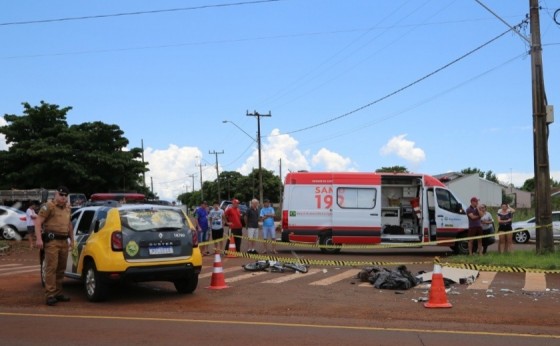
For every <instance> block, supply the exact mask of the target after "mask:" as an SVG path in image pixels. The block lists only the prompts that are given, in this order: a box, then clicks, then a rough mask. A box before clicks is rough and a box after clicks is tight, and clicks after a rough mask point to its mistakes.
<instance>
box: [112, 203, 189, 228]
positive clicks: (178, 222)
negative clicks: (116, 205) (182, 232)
mask: <svg viewBox="0 0 560 346" xmlns="http://www.w3.org/2000/svg"><path fill="white" fill-rule="evenodd" d="M121 224H122V225H123V226H124V227H126V228H129V229H131V230H133V231H139V232H141V231H153V230H158V231H161V230H177V229H182V228H183V227H185V225H186V220H185V218H184V217H183V215H182V214H181V212H180V211H177V210H173V209H155V208H154V209H128V210H121Z"/></svg>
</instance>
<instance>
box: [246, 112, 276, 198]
mask: <svg viewBox="0 0 560 346" xmlns="http://www.w3.org/2000/svg"><path fill="white" fill-rule="evenodd" d="M247 116H248V117H256V118H257V146H258V150H259V201H260V203H262V202H263V181H262V157H261V117H270V116H272V114H270V111H268V114H259V113H258V112H257V111H253V113H249V111H247Z"/></svg>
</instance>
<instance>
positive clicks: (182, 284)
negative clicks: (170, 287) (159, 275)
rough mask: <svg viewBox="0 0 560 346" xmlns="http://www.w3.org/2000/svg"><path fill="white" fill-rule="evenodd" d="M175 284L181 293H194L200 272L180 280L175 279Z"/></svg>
mask: <svg viewBox="0 0 560 346" xmlns="http://www.w3.org/2000/svg"><path fill="white" fill-rule="evenodd" d="M173 284H174V285H175V289H176V290H177V292H179V293H181V294H189V293H193V292H194V290H195V289H196V286H198V274H193V275H190V276H189V275H187V276H185V277H184V278H182V279H180V280H176V281H174V282H173Z"/></svg>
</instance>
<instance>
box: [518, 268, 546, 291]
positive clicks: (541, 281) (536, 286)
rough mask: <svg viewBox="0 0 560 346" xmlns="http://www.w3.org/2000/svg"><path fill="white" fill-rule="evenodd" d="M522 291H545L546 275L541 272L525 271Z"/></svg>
mask: <svg viewBox="0 0 560 346" xmlns="http://www.w3.org/2000/svg"><path fill="white" fill-rule="evenodd" d="M523 291H529V292H544V291H546V277H545V276H544V274H543V273H525V286H524V287H523Z"/></svg>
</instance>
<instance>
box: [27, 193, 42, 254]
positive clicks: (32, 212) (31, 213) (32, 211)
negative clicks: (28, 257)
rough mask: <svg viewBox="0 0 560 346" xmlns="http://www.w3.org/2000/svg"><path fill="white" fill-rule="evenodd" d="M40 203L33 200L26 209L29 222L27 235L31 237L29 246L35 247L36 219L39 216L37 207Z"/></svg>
mask: <svg viewBox="0 0 560 346" xmlns="http://www.w3.org/2000/svg"><path fill="white" fill-rule="evenodd" d="M38 206H39V203H37V201H32V202H31V204H29V207H28V208H27V210H26V211H25V219H26V223H27V237H28V238H29V248H30V249H33V244H34V243H35V219H36V218H37V213H36V210H37V207H38Z"/></svg>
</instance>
